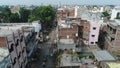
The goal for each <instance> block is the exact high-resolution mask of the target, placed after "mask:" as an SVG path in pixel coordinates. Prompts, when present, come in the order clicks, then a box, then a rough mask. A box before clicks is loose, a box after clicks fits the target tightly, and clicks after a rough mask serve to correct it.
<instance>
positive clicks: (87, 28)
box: [83, 22, 90, 41]
mask: <svg viewBox="0 0 120 68" xmlns="http://www.w3.org/2000/svg"><path fill="white" fill-rule="evenodd" d="M89 32H90V23H89V22H84V23H83V39H85V40H87V41H88V40H89Z"/></svg>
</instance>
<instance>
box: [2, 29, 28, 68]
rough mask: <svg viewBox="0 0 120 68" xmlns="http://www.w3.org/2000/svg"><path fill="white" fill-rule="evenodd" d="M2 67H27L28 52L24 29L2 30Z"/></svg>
mask: <svg viewBox="0 0 120 68" xmlns="http://www.w3.org/2000/svg"><path fill="white" fill-rule="evenodd" d="M0 38H1V40H0V48H1V50H2V49H3V50H2V51H3V52H2V51H1V54H2V53H4V54H5V55H4V56H3V57H1V59H2V60H1V68H7V67H10V68H21V67H22V68H25V66H26V64H27V53H26V45H25V39H24V35H23V31H22V30H0Z"/></svg>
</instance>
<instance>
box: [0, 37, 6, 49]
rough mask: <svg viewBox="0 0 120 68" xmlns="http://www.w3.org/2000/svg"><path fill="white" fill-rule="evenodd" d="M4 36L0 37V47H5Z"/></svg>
mask: <svg viewBox="0 0 120 68" xmlns="http://www.w3.org/2000/svg"><path fill="white" fill-rule="evenodd" d="M6 43H7V42H6V38H5V37H0V47H6V46H7V44H6Z"/></svg>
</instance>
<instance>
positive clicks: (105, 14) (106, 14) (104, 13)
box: [102, 11, 110, 17]
mask: <svg viewBox="0 0 120 68" xmlns="http://www.w3.org/2000/svg"><path fill="white" fill-rule="evenodd" d="M102 14H103V16H104V17H108V16H110V14H109V13H108V12H107V11H105V12H102Z"/></svg>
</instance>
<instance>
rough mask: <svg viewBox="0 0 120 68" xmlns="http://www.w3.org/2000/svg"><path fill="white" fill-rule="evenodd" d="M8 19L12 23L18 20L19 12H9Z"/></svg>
mask: <svg viewBox="0 0 120 68" xmlns="http://www.w3.org/2000/svg"><path fill="white" fill-rule="evenodd" d="M9 21H10V22H13V23H15V22H20V18H19V14H18V13H13V14H11V15H10V17H9Z"/></svg>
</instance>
